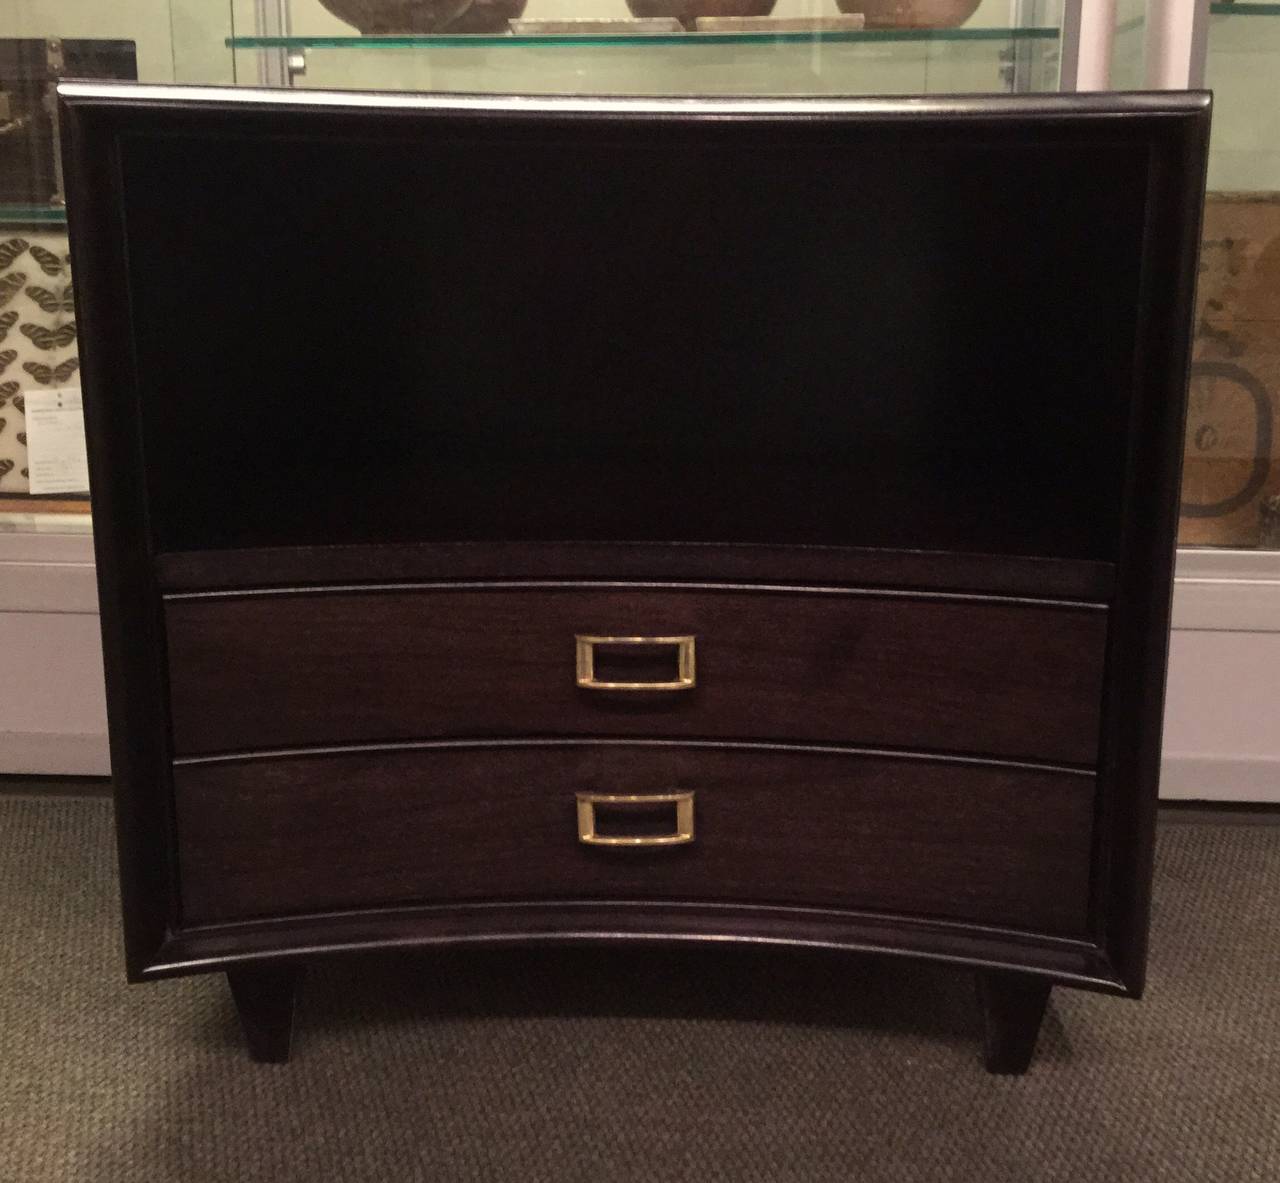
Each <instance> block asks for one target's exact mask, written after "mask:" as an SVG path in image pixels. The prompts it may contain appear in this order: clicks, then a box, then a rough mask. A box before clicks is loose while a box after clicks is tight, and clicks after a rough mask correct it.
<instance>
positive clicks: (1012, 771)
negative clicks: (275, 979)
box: [174, 743, 1095, 934]
mask: <svg viewBox="0 0 1280 1183" xmlns="http://www.w3.org/2000/svg"><path fill="white" fill-rule="evenodd" d="M174 789H175V795H176V807H177V831H178V864H179V867H180V875H181V892H182V900H183V912H184V921H185V923H187V924H192V923H206V922H217V921H233V920H238V919H245V918H249V917H263V916H275V915H285V914H298V913H306V912H318V911H332V910H343V909H356V908H366V907H374V906H379V905H397V904H399V905H404V904H409V903H419V904H420V903H428V904H429V903H456V902H460V901H476V902H480V901H513V902H514V901H521V900H592V901H602V900H604V901H607V900H624V899H628V900H665V901H690V902H708V901H710V902H721V903H738V904H743V903H753V904H775V905H803V906H809V907H826V908H837V909H854V910H866V911H878V912H887V913H894V914H909V915H921V916H934V917H944V918H948V919H951V920H957V921H973V922H978V923H982V924H990V925H1005V926H1010V927H1015V928H1021V929H1027V930H1033V931H1040V932H1046V933H1056V934H1081V933H1083V932H1084V930H1085V927H1086V922H1087V918H1088V917H1087V909H1088V899H1089V859H1090V836H1091V830H1092V817H1093V801H1094V792H1095V786H1094V779H1093V777H1092V776H1091V775H1088V774H1085V773H1072V772H1050V771H1036V770H1028V769H1018V768H1009V767H999V766H994V765H976V764H966V763H960V762H955V761H938V760H926V759H921V758H907V757H879V756H876V757H871V756H856V755H847V754H842V753H814V752H784V751H777V750H768V749H749V748H736V749H735V748H724V747H716V746H706V747H699V746H686V745H680V746H675V745H639V744H629V743H621V744H531V745H522V744H513V745H507V746H503V747H465V746H464V747H449V748H436V749H418V750H412V751H391V752H388V751H383V752H377V753H362V754H343V755H333V754H330V755H310V756H298V757H282V758H275V759H250V760H240V761H229V762H225V763H224V762H217V763H214V762H210V763H203V764H191V765H180V766H178V767H177V768H175V770H174ZM584 793H585V794H607V795H640V796H646V795H658V796H661V795H670V794H687V793H691V794H692V802H691V814H692V816H691V819H690V824H691V826H692V833H693V840H692V841H690V842H685V843H679V844H669V845H652V846H629V845H628V846H595V845H587V844H584V843H583V842H582V841H581V838H580V832H579V826H580V823H581V821H582V818H581V817H580V804H579V801H578V794H584ZM676 808H677V806H676V805H674V804H672V803H660V804H657V805H655V806H653V807H649V806H643V805H642V806H598V807H596V808H595V810H594V813H595V822H594V824H595V829H596V831H597V833H598V834H599V835H601V836H608V837H618V836H625V837H635V836H641V837H649V838H653V837H668V836H670V835H672V834H674V833H675V832H676V827H677V824H678V822H677V818H676V816H675V811H676Z"/></svg>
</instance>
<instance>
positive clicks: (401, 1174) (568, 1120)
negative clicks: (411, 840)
mask: <svg viewBox="0 0 1280 1183" xmlns="http://www.w3.org/2000/svg"><path fill="white" fill-rule="evenodd" d="M114 876H115V868H114V852H113V849H112V839H111V819H110V810H109V805H108V803H107V802H106V801H104V800H100V799H85V798H81V799H77V798H70V797H68V798H53V799H36V798H31V797H17V796H13V797H5V798H0V905H2V907H0V1180H3V1181H4V1183H46V1181H51V1183H53V1181H56V1183H62V1181H64V1180H74V1181H77V1183H78V1181H81V1180H85V1181H93V1183H116V1181H133V1180H139V1181H141V1180H146V1181H148V1183H152V1181H158V1180H162V1181H170V1180H172V1181H176V1183H204V1181H209V1183H214V1181H217V1183H222V1181H226V1183H256V1181H258V1180H269V1181H271V1183H288V1181H292V1180H316V1181H324V1183H345V1181H348V1180H351V1181H357V1180H358V1181H361V1183H363V1181H365V1180H378V1181H394V1183H409V1181H416V1180H432V1181H435V1180H441V1181H448V1180H508V1179H510V1180H520V1181H521V1183H541V1181H544V1180H545V1181H549V1183H550V1181H554V1183H562V1181H573V1180H584V1181H585V1180H591V1181H595V1180H610V1181H612V1180H645V1181H654V1180H698V1181H700V1183H701V1181H705V1180H718V1179H730V1180H741V1181H744V1183H751V1181H755V1180H760V1181H768V1183H775V1181H776V1183H783V1181H792V1180H795V1181H801V1180H803V1181H810V1180H858V1181H859V1183H877V1181H880V1180H886V1181H887V1180H892V1181H894V1183H898V1181H908V1180H924V1181H928V1183H934V1181H946V1180H965V1181H968V1180H974V1181H978V1180H981V1181H982V1183H1005V1181H1010V1183H1013V1181H1016V1183H1051V1181H1055V1180H1072V1181H1073V1183H1080V1181H1082V1180H1100V1181H1103V1180H1105V1181H1107V1183H1128V1181H1131V1180H1132V1181H1137V1180H1141V1181H1143V1183H1148V1181H1152V1180H1159V1181H1161V1183H1172V1181H1178V1183H1180V1181H1182V1180H1187V1181H1191V1180H1194V1181H1195V1183H1218V1181H1221V1183H1276V1180H1280V923H1278V922H1277V917H1278V916H1280V826H1275V825H1242V824H1232V823H1231V822H1229V821H1228V822H1221V821H1216V820H1214V821H1197V822H1186V821H1183V822H1176V823H1173V824H1168V823H1166V824H1164V825H1162V828H1161V834H1160V841H1159V853H1158V870H1157V882H1156V893H1155V920H1154V930H1153V940H1152V963H1151V974H1150V982H1149V990H1148V997H1147V999H1146V1000H1145V1001H1143V1002H1141V1003H1133V1002H1130V1001H1127V1000H1118V999H1111V998H1104V997H1099V996H1094V995H1089V994H1084V993H1080V992H1077V991H1071V990H1057V991H1055V992H1054V996H1053V1000H1052V1002H1051V1003H1050V1011H1049V1014H1048V1016H1047V1017H1046V1020H1045V1025H1044V1029H1043V1031H1042V1033H1041V1039H1040V1049H1039V1054H1038V1056H1037V1059H1036V1062H1035V1063H1034V1064H1033V1066H1032V1069H1031V1072H1030V1073H1029V1074H1028V1075H1027V1076H1025V1077H1021V1078H1008V1077H992V1076H988V1075H986V1074H985V1073H984V1072H983V1070H982V1067H981V1062H980V1058H979V1017H978V1011H977V1006H976V1003H975V1001H974V992H973V986H972V981H971V975H967V974H965V973H962V972H959V971H952V970H946V969H941V968H933V967H928V966H912V965H907V964H900V963H896V962H893V961H888V960H881V959H874V958H872V959H855V958H843V957H835V956H818V955H794V954H782V953H777V952H773V953H770V952H768V951H753V950H750V949H746V950H744V949H713V950H687V949H686V950H676V951H671V952H666V951H663V952H656V951H655V950H653V949H609V950H590V949H573V950H568V951H565V950H542V951H533V952H527V951H526V952H511V951H502V952H482V953H477V952H472V953H468V954H466V955H461V954H448V955H443V956H442V955H435V956H407V955H398V956H380V957H377V958H374V959H364V960H355V959H349V960H348V959H344V960H334V961H330V962H327V963H322V964H320V965H318V966H316V967H315V969H314V970H312V971H311V973H310V976H309V977H308V978H307V981H306V984H305V986H304V993H303V997H302V1004H301V1008H300V1012H299V1016H298V1027H297V1031H296V1039H295V1043H294V1059H293V1062H292V1063H291V1064H289V1065H287V1066H259V1065H254V1064H252V1063H251V1062H250V1061H249V1060H248V1059H247V1057H246V1055H245V1053H244V1051H243V1048H242V1045H241V1042H240V1037H239V1031H238V1028H237V1024H236V1019H235V1014H234V1011H233V1010H232V1006H231V1001H230V997H229V995H228V993H227V991H226V988H225V984H224V981H223V979H222V978H221V977H219V976H208V977H198V978H186V979H182V980H177V981H171V982H164V983H158V984H148V985H143V986H126V985H125V983H124V980H123V970H122V968H121V955H120V948H119V936H118V923H117V915H116V909H117V897H116V887H115V877H114Z"/></svg>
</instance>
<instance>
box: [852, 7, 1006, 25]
mask: <svg viewBox="0 0 1280 1183" xmlns="http://www.w3.org/2000/svg"><path fill="white" fill-rule="evenodd" d="M981 3H982V0H836V7H837V8H838V9H840V11H841V12H860V13H862V14H863V15H864V16H865V17H866V18H867V28H868V29H954V28H956V26H958V25H963V24H964V22H965V21H967V20H968V19H969V18H970V17H971V16H972V15H973V14H974V13H975V12H977V10H978V5H979V4H981Z"/></svg>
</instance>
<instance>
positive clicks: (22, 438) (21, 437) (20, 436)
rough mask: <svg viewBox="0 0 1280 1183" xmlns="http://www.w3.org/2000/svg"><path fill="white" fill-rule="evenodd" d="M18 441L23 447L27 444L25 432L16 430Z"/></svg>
mask: <svg viewBox="0 0 1280 1183" xmlns="http://www.w3.org/2000/svg"><path fill="white" fill-rule="evenodd" d="M18 443H20V444H21V445H22V446H23V447H24V448H25V447H26V446H27V433H26V432H25V431H20V432H18Z"/></svg>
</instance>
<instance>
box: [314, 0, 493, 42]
mask: <svg viewBox="0 0 1280 1183" xmlns="http://www.w3.org/2000/svg"><path fill="white" fill-rule="evenodd" d="M320 4H321V6H322V7H324V8H327V9H328V10H329V11H330V12H331V13H333V15H334V16H336V17H337V18H338V19H339V20H343V21H346V22H347V23H348V24H351V25H355V27H356V28H357V29H359V30H360V32H362V33H367V34H374V35H377V34H394V33H447V32H449V31H450V30H449V28H448V25H449V24H450V23H451V22H453V21H455V20H456V19H457V18H458V17H460V16H461V15H462V14H463V13H465V12H466V10H467V9H468V8H470V7H471V4H472V0H320ZM504 27H505V26H504Z"/></svg>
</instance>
